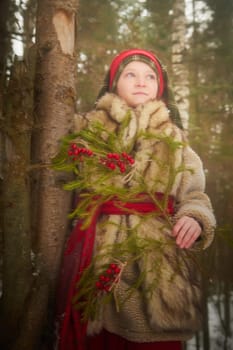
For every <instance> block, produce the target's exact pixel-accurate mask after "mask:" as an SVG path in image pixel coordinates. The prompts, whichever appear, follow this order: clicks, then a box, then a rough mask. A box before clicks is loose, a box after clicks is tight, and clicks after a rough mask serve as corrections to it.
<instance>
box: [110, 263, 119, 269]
mask: <svg viewBox="0 0 233 350" xmlns="http://www.w3.org/2000/svg"><path fill="white" fill-rule="evenodd" d="M109 266H110V268H111V269H112V270H115V268H116V267H117V265H116V264H110V265H109Z"/></svg>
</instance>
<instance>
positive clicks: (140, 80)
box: [136, 75, 145, 86]
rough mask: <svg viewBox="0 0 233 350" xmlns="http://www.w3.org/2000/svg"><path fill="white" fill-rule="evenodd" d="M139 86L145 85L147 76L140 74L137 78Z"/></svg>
mask: <svg viewBox="0 0 233 350" xmlns="http://www.w3.org/2000/svg"><path fill="white" fill-rule="evenodd" d="M136 85H137V86H145V78H144V77H143V76H140V75H138V76H137V79H136Z"/></svg>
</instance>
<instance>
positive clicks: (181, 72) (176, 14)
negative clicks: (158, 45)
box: [172, 0, 189, 130]
mask: <svg viewBox="0 0 233 350" xmlns="http://www.w3.org/2000/svg"><path fill="white" fill-rule="evenodd" d="M186 29H187V24H186V17H185V1H184V0H176V1H174V5H173V31H172V71H173V85H174V94H175V99H176V102H177V105H178V107H179V110H180V115H181V120H182V123H183V126H184V129H186V130H187V129H188V120H189V114H188V110H189V99H188V97H189V79H188V69H187V65H186V64H185V50H186V34H187V33H186Z"/></svg>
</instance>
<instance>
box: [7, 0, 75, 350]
mask: <svg viewBox="0 0 233 350" xmlns="http://www.w3.org/2000/svg"><path fill="white" fill-rule="evenodd" d="M77 7H78V1H77V0H75V1H74V0H72V1H66V2H64V1H61V0H60V1H58V0H53V1H50V0H40V1H39V2H38V13H37V35H36V50H37V52H36V55H37V65H36V75H35V100H34V112H35V120H34V125H33V128H34V129H33V142H32V145H31V147H30V144H29V143H30V141H29V140H30V132H31V125H30V126H29V127H27V126H28V125H27V124H26V121H25V119H27V114H26V113H25V114H23V113H18V110H17V112H16V111H12V114H11V115H12V118H11V124H10V127H9V130H10V134H9V137H8V139H7V141H8V142H7V152H8V153H7V155H8V159H7V162H6V168H5V174H6V176H5V184H6V185H7V186H5V188H6V189H5V203H4V204H5V208H6V210H5V215H4V217H5V228H6V240H5V252H6V255H5V256H4V264H5V265H4V266H5V268H4V271H5V278H4V281H5V282H4V294H3V310H4V313H2V316H3V324H4V323H5V326H6V327H4V328H3V327H1V335H3V333H4V331H5V328H6V330H7V331H8V332H6V333H7V334H4V335H6V336H5V337H4V339H3V341H2V344H1V345H2V348H4V350H19V349H20V350H32V349H33V350H36V349H42V348H43V349H46V348H47V346H48V347H49V346H50V345H51V344H50V343H51V342H52V340H51V339H50V338H49V337H52V336H51V335H53V334H54V333H55V332H54V329H53V322H52V321H53V317H52V316H53V306H54V294H55V288H56V281H57V276H58V272H59V267H60V260H61V255H62V252H63V246H64V242H65V238H66V233H67V228H68V219H67V214H68V212H69V211H70V204H71V203H70V202H71V201H70V199H71V194H70V193H68V192H67V193H66V192H65V191H64V190H63V189H62V183H63V181H66V178H65V177H66V176H65V175H64V176H63V175H60V173H59V175H58V173H56V172H55V171H53V170H52V169H51V168H50V163H51V158H52V157H53V156H54V155H55V154H56V152H57V149H58V144H59V140H60V138H61V137H62V136H63V135H64V134H67V133H68V132H69V130H70V129H71V128H72V121H73V115H74V110H75V101H76V94H75V78H76V55H75V33H76V28H75V17H76V13H77ZM27 88H28V86H27V84H26V82H25V81H24V80H22V79H21V80H20V83H19V93H18V94H17V95H16V100H17V102H18V103H19V102H21V101H23V100H24V98H25V95H27V93H28V92H29V91H28V90H27ZM30 92H32V90H30ZM12 94H13V93H12ZM14 94H15V91H14ZM21 94H22V95H21ZM9 106H11V104H9ZM22 111H23V112H25V106H23V109H22ZM16 121H17V123H18V124H17V125H16ZM25 125H26V126H25ZM15 128H16V129H15ZM7 130H8V129H7ZM26 135H27V137H26ZM30 149H32V151H31V152H30ZM24 152H25V153H24ZM30 153H32V159H33V164H31V165H30V164H28V163H27V160H28V157H29V155H30ZM28 174H30V175H31V181H29V177H28ZM29 184H31V189H32V196H31V198H30V191H29ZM8 190H9V191H8ZM26 212H28V213H31V220H30V217H28V216H27V214H26ZM30 221H31V223H32V225H31V226H32V230H31V232H30V228H31V227H30ZM31 239H32V241H33V242H32V244H31ZM31 247H33V251H31ZM31 258H33V260H32V261H31ZM7 328H8V329H7ZM7 335H10V336H9V337H8V336H7Z"/></svg>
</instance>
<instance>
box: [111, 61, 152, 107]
mask: <svg viewBox="0 0 233 350" xmlns="http://www.w3.org/2000/svg"><path fill="white" fill-rule="evenodd" d="M116 92H117V94H118V96H120V97H121V98H122V99H124V100H125V101H126V103H127V104H128V106H130V107H136V106H138V105H139V104H142V103H145V102H148V101H150V100H155V99H156V96H157V93H158V80H157V75H156V73H155V72H154V71H153V69H152V68H151V67H150V66H148V65H147V64H146V63H144V62H140V61H133V62H130V63H129V64H127V66H125V68H124V69H123V71H122V73H121V75H120V78H119V79H118V82H117V89H116Z"/></svg>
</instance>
